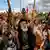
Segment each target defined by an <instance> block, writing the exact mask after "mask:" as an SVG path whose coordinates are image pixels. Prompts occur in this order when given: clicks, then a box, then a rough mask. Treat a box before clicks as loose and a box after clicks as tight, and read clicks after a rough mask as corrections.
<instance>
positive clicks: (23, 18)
mask: <svg viewBox="0 0 50 50" xmlns="http://www.w3.org/2000/svg"><path fill="white" fill-rule="evenodd" d="M32 11H33V12H32V13H30V14H28V9H27V11H25V9H24V8H23V9H22V12H21V13H20V12H18V13H15V14H14V13H12V18H13V19H12V26H10V30H8V29H9V27H8V25H9V24H8V12H6V13H5V12H4V13H0V50H38V49H42V50H50V13H49V14H48V16H47V18H46V19H45V21H44V20H41V19H40V18H39V17H38V14H37V12H36V10H32ZM46 21H47V22H46Z"/></svg>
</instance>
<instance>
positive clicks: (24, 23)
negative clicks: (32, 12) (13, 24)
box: [20, 21, 28, 31]
mask: <svg viewBox="0 0 50 50" xmlns="http://www.w3.org/2000/svg"><path fill="white" fill-rule="evenodd" d="M20 26H21V29H22V30H23V31H27V30H28V28H27V24H26V22H25V21H22V22H21V23H20Z"/></svg>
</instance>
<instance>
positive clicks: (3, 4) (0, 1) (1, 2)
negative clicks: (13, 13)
mask: <svg viewBox="0 0 50 50" xmlns="http://www.w3.org/2000/svg"><path fill="white" fill-rule="evenodd" d="M20 1H21V8H23V7H26V6H27V5H28V1H33V0H11V8H12V9H14V8H16V9H17V10H19V9H20ZM38 1H39V0H36V3H37V2H38ZM36 5H37V4H36ZM37 7H38V5H37ZM1 9H8V4H7V0H0V10H1Z"/></svg>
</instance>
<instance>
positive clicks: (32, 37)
mask: <svg viewBox="0 0 50 50" xmlns="http://www.w3.org/2000/svg"><path fill="white" fill-rule="evenodd" d="M28 44H29V46H30V47H35V46H36V36H35V35H34V34H33V32H32V28H31V27H29V28H28Z"/></svg>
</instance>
